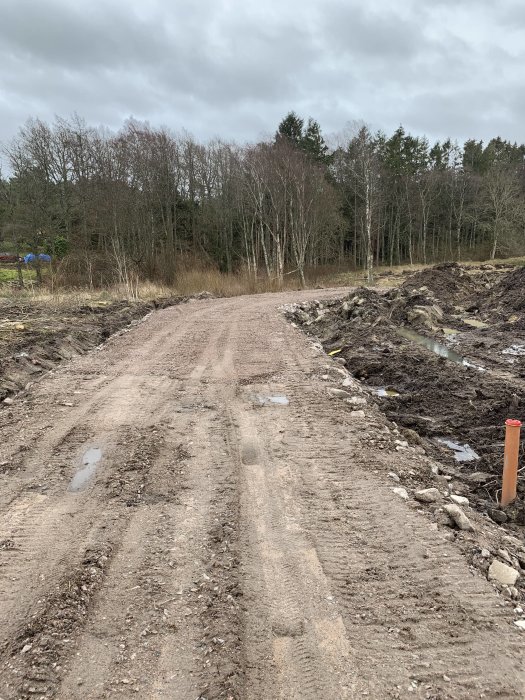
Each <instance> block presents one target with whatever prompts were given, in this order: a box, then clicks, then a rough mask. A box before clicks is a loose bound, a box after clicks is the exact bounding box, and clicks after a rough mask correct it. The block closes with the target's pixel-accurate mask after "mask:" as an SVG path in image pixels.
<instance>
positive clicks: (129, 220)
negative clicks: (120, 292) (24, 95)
mask: <svg viewBox="0 0 525 700" xmlns="http://www.w3.org/2000/svg"><path fill="white" fill-rule="evenodd" d="M3 153H4V156H5V159H6V160H7V164H8V172H9V176H8V177H7V176H6V177H3V178H0V235H1V237H2V240H3V243H4V245H9V246H10V248H11V249H12V250H16V251H28V250H32V252H35V253H36V252H40V251H44V250H45V251H46V252H50V253H52V254H53V255H54V256H55V258H57V259H60V258H63V263H62V264H63V265H64V266H66V267H67V268H68V269H69V270H72V271H74V276H75V279H78V280H79V281H80V282H82V283H86V282H87V283H90V284H97V283H99V282H103V281H104V279H105V276H107V275H110V274H113V273H114V269H113V271H111V270H109V269H108V263H107V261H108V260H110V259H111V260H112V261H117V267H118V268H119V274H122V268H123V267H124V268H125V267H126V266H129V265H132V266H133V267H134V269H136V270H138V271H139V272H140V274H141V276H143V277H144V278H149V279H155V280H161V281H163V282H166V283H174V282H175V281H176V275H177V270H179V269H181V266H186V267H187V266H190V265H209V266H214V267H217V268H219V269H220V270H223V271H227V272H235V271H240V270H243V271H244V272H246V273H247V274H249V275H250V276H252V277H253V278H259V277H268V278H270V279H273V280H276V281H277V283H282V281H283V279H284V276H285V275H286V274H296V275H297V276H298V277H299V279H300V280H301V282H302V283H303V284H305V278H306V276H307V273H308V270H309V269H311V268H314V267H317V266H321V265H339V266H352V267H355V268H359V267H362V268H364V269H366V270H367V271H368V275H369V277H370V278H371V277H372V270H373V268H374V267H375V266H377V265H395V264H401V263H415V262H434V261H441V260H445V259H447V260H458V261H459V260H462V259H464V258H467V257H468V258H475V257H491V258H494V257H496V256H498V255H499V256H506V255H510V254H523V253H525V243H524V236H523V228H524V224H525V146H524V145H518V144H516V143H510V142H508V141H505V140H503V139H501V138H494V139H492V140H491V141H490V142H488V143H486V144H484V143H483V142H481V141H476V140H468V141H466V142H465V143H464V144H462V145H459V144H458V143H456V142H452V141H451V140H446V141H443V142H437V143H435V144H433V145H431V144H430V143H429V142H428V140H427V139H426V138H425V137H419V136H413V135H411V134H409V133H406V132H405V130H404V129H403V127H401V126H400V127H399V128H398V129H397V130H396V131H395V132H394V133H393V134H391V135H389V136H388V135H386V134H384V133H382V132H375V133H372V132H371V131H370V129H369V128H367V127H366V126H363V125H361V126H357V127H355V128H354V129H349V130H348V133H343V134H341V135H339V136H338V137H337V138H335V139H334V143H333V144H332V145H331V147H329V146H328V144H327V143H326V141H325V138H324V136H323V134H322V131H321V128H320V126H319V124H318V123H317V122H316V121H315V120H313V119H309V120H307V121H306V122H305V121H304V120H303V119H302V118H300V117H299V116H298V115H296V114H295V113H293V112H291V113H289V114H288V115H287V116H286V117H285V118H284V119H283V120H282V122H281V123H280V124H279V126H278V128H277V131H276V133H275V135H274V137H272V138H270V139H267V140H265V141H261V142H259V143H255V144H246V145H238V144H233V143H226V142H224V141H221V140H219V139H216V140H211V141H209V142H207V143H200V142H198V141H197V140H195V139H194V138H192V137H191V136H190V135H189V134H187V133H182V134H173V133H171V132H170V131H169V130H167V129H164V128H153V127H151V126H149V125H148V124H147V123H141V122H137V121H134V120H129V121H127V122H126V123H125V124H124V125H123V127H122V128H121V129H120V130H119V131H118V132H117V133H112V132H109V131H108V130H106V129H102V128H98V129H95V128H92V127H90V126H88V125H87V124H86V123H85V122H84V121H83V120H82V119H81V118H79V117H77V116H74V117H73V118H70V119H67V120H66V119H61V118H57V119H56V120H55V122H54V123H53V124H47V123H45V122H43V121H41V120H38V119H32V120H30V121H28V122H27V123H26V124H25V125H24V126H23V127H22V128H20V130H19V132H18V134H17V136H16V137H15V138H14V139H13V140H12V142H11V143H9V144H6V145H5V146H4V148H3ZM1 246H2V244H0V247H1Z"/></svg>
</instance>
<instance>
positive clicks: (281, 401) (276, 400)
mask: <svg viewBox="0 0 525 700" xmlns="http://www.w3.org/2000/svg"><path fill="white" fill-rule="evenodd" d="M257 401H258V402H259V403H260V404H261V406H268V405H270V404H278V405H279V406H288V404H289V403H290V402H289V400H288V398H287V397H286V396H280V395H276V396H257Z"/></svg>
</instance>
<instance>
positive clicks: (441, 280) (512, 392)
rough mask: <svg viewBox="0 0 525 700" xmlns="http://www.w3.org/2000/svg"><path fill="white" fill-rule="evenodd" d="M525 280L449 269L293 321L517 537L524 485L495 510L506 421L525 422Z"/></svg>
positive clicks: (304, 311)
mask: <svg viewBox="0 0 525 700" xmlns="http://www.w3.org/2000/svg"><path fill="white" fill-rule="evenodd" d="M524 282H525V270H524V269H521V268H520V269H515V270H512V271H511V272H508V271H507V270H497V269H495V268H493V267H491V266H489V265H484V266H482V267H481V268H474V269H472V268H462V267H461V266H458V265H455V264H447V265H441V266H437V267H435V268H432V269H429V270H424V271H422V272H418V273H415V274H414V275H412V276H411V277H409V278H408V279H407V280H406V281H405V282H404V283H403V285H402V286H401V287H400V288H398V289H394V290H389V291H388V292H385V293H380V292H376V291H373V290H370V289H358V290H357V291H356V292H355V293H352V294H350V295H349V296H348V297H347V298H345V299H343V300H340V301H334V302H328V303H318V304H313V305H312V304H310V305H303V306H298V307H297V308H296V309H295V310H294V312H293V314H292V316H293V318H294V320H295V321H296V322H298V323H300V324H301V325H302V326H303V327H305V328H307V329H308V331H309V332H311V333H313V334H314V335H316V336H317V337H318V338H319V339H320V340H321V342H322V344H323V347H324V348H325V350H326V351H327V352H335V354H336V356H338V357H340V358H343V361H344V362H345V363H346V367H347V368H348V369H349V370H350V372H351V373H352V374H353V376H354V377H356V378H358V379H360V380H362V381H363V382H364V383H365V384H366V385H367V386H369V387H370V392H371V395H372V397H373V400H374V401H376V402H377V404H378V406H379V407H380V409H381V410H382V411H383V412H384V413H385V414H386V415H387V416H388V418H390V419H391V420H392V421H395V422H396V423H397V424H398V425H400V426H402V427H403V429H404V432H405V435H406V437H407V439H408V440H409V441H410V442H411V443H413V444H421V445H423V446H424V449H425V450H426V452H427V453H428V454H431V455H433V456H434V457H435V458H436V459H439V461H440V462H441V463H442V464H443V465H445V467H446V468H447V469H448V474H449V476H452V477H453V479H454V480H455V481H457V486H458V489H459V490H460V491H461V492H462V493H463V492H464V493H465V494H466V495H468V496H469V498H470V499H471V501H472V503H473V504H474V505H475V506H476V507H477V508H478V509H479V510H480V511H481V512H485V513H487V514H489V515H491V516H492V517H494V518H496V519H498V520H501V521H507V522H508V524H509V526H511V527H513V528H514V529H516V530H517V531H518V532H519V534H520V536H521V535H523V526H525V481H523V480H520V484H519V497H518V500H517V502H516V504H515V505H514V506H512V507H511V508H509V509H507V510H506V512H505V513H502V512H501V511H500V509H499V508H498V506H497V502H498V495H499V489H500V476H501V470H502V460H503V440H504V427H503V426H504V422H505V420H506V419H507V418H523V417H525V393H524V388H525V383H524V377H525V291H524V290H525V285H524ZM446 441H448V443H455V444H456V448H455V449H452V448H451V446H450V444H448V445H447V442H446ZM465 445H468V446H469V447H470V448H471V450H473V451H474V452H475V456H474V457H473V456H472V453H471V452H470V451H469V450H468V449H467V448H465ZM459 448H463V449H462V450H460V449H459ZM522 456H523V446H522Z"/></svg>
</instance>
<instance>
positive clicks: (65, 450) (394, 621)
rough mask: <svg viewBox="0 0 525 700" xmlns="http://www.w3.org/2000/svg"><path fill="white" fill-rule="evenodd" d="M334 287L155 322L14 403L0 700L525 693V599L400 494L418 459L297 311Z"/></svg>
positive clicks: (4, 499) (219, 305) (3, 553)
mask: <svg viewBox="0 0 525 700" xmlns="http://www.w3.org/2000/svg"><path fill="white" fill-rule="evenodd" d="M323 294H324V295H327V294H328V292H315V293H314V292H307V293H293V294H292V293H286V294H282V295H261V296H252V297H246V298H235V299H217V300H206V301H198V302H194V303H189V304H186V305H182V306H178V307H173V308H169V309H164V310H162V311H158V312H155V313H154V314H152V315H150V316H149V317H148V318H146V319H145V320H144V322H143V323H141V324H139V325H138V326H135V327H134V328H133V329H131V330H130V331H129V332H127V333H124V334H120V335H118V336H115V337H113V338H111V339H110V340H109V341H108V342H107V343H106V344H105V345H104V346H103V347H102V348H101V349H99V350H97V351H93V352H91V353H89V354H87V355H85V356H83V357H80V358H76V359H74V360H72V361H71V362H69V363H67V364H65V365H63V366H62V367H61V368H59V369H58V370H55V371H53V372H51V373H50V374H48V375H46V376H45V377H44V378H43V379H42V380H41V381H40V382H38V383H37V384H36V385H35V386H34V387H33V389H32V390H31V391H30V392H29V393H27V394H26V395H24V396H20V397H19V398H18V399H16V400H15V402H14V404H13V405H12V406H10V407H9V409H7V408H6V409H4V410H3V411H2V413H1V418H0V420H1V421H2V424H3V426H2V433H1V435H2V442H1V445H0V465H1V466H0V470H3V474H2V475H1V477H0V478H1V483H2V489H1V493H0V506H1V510H0V698H2V699H3V700H11V699H14V698H48V697H56V698H60V700H81V699H82V700H87V699H91V698H134V697H137V698H147V699H150V698H151V699H152V700H153V699H157V698H158V699H160V698H180V699H181V700H182V699H184V700H186V699H187V700H197V698H206V699H208V700H211V699H212V698H236V699H246V700H255V699H257V700H260V699H273V698H282V699H285V698H286V700H291V699H296V698H297V699H299V698H301V699H302V700H308V699H312V700H313V699H316V700H318V699H319V698H323V699H324V698H326V699H332V698H361V697H368V698H373V699H382V698H405V697H407V698H413V697H420V698H435V699H445V698H490V699H493V698H498V699H503V698H523V697H524V696H525V683H524V681H525V672H524V662H523V656H522V654H521V649H522V640H523V637H520V635H521V634H523V632H520V630H518V629H517V628H516V627H515V626H513V624H512V617H511V615H512V609H511V608H510V607H509V605H508V604H506V603H504V602H503V601H502V599H501V598H500V597H499V596H498V595H497V593H496V592H495V591H494V590H493V588H492V587H491V585H490V584H489V583H488V582H487V581H486V580H485V579H484V578H482V577H481V576H480V575H479V573H478V572H476V571H473V570H470V569H469V566H468V564H467V562H466V560H465V559H464V558H463V556H462V555H461V553H460V551H459V549H457V548H456V547H455V545H454V544H453V543H451V542H448V541H446V540H445V539H444V538H443V537H442V536H441V535H440V533H438V532H436V531H435V530H434V529H432V527H431V525H430V523H429V521H428V520H427V518H426V516H425V515H424V514H422V513H419V512H418V511H417V509H415V508H411V507H409V505H408V504H407V503H405V502H404V501H403V500H402V499H401V498H399V496H397V495H396V494H394V493H392V490H391V488H390V487H391V486H392V484H391V483H389V479H388V477H387V473H388V471H390V470H391V469H392V468H393V467H395V466H396V463H399V461H400V460H409V459H415V457H414V456H412V457H410V456H407V455H403V454H402V453H396V452H393V451H374V450H373V449H372V448H370V446H368V442H366V438H367V436H368V437H369V436H370V433H373V432H374V431H378V430H384V425H380V424H377V425H374V424H373V423H372V424H370V422H369V421H366V420H363V417H362V414H361V413H360V412H357V413H356V412H352V411H351V410H350V408H349V406H348V405H344V404H343V403H342V402H341V401H336V400H334V399H333V398H330V396H329V395H328V393H327V390H326V382H323V381H322V380H321V378H320V375H322V374H323V372H325V371H326V370H325V369H324V368H325V366H326V364H327V362H332V361H331V360H327V358H326V357H325V356H323V355H322V354H320V352H319V350H317V349H316V348H315V347H313V345H312V343H311V341H310V340H309V339H308V338H307V337H306V336H304V335H303V334H302V333H301V331H299V330H298V329H296V328H293V327H292V326H291V325H290V324H289V323H288V322H287V321H286V320H285V318H284V317H283V315H282V314H281V313H280V312H279V310H278V306H279V305H280V304H283V303H286V302H290V301H294V300H302V299H308V298H310V299H313V298H314V297H319V296H320V295H321V296H322V295H323ZM268 397H278V398H277V402H273V403H272V402H271V401H268V400H267V399H268ZM279 397H286V399H287V400H288V402H289V403H288V404H286V403H282V401H283V400H284V399H282V398H279ZM279 402H281V403H279ZM86 462H89V463H90V464H86ZM75 475H76V478H75V480H74V481H72V480H73V479H74V477H75ZM84 477H88V478H86V479H85V480H83V478H84ZM79 484H80V488H79V489H78V486H79ZM72 489H73V490H72Z"/></svg>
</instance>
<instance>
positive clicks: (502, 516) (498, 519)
mask: <svg viewBox="0 0 525 700" xmlns="http://www.w3.org/2000/svg"><path fill="white" fill-rule="evenodd" d="M488 514H489V516H490V517H491V518H492V520H494V522H495V523H499V524H500V525H502V524H503V523H506V522H507V520H508V518H507V514H506V513H504V512H503V511H502V510H497V509H496V508H491V509H490V510H489V511H488Z"/></svg>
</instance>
